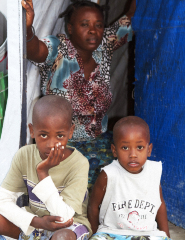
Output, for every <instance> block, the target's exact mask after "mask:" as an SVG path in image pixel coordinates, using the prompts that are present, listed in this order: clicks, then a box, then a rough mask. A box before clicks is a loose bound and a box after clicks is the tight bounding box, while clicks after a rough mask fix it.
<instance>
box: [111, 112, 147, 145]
mask: <svg viewBox="0 0 185 240" xmlns="http://www.w3.org/2000/svg"><path fill="white" fill-rule="evenodd" d="M123 126H130V127H131V126H141V127H143V128H144V129H145V131H146V135H147V138H148V142H150V129H149V126H148V124H147V123H146V122H145V121H144V120H143V119H142V118H140V117H137V116H127V117H123V118H121V119H120V120H119V121H117V122H116V124H115V125H114V128H113V140H114V143H115V141H116V138H117V135H118V133H119V132H120V129H121V128H122V127H123Z"/></svg>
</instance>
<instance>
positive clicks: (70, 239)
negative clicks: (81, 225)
mask: <svg viewBox="0 0 185 240" xmlns="http://www.w3.org/2000/svg"><path fill="white" fill-rule="evenodd" d="M51 239H52V240H59V239H60V240H76V234H75V233H74V232H73V231H71V230H69V229H60V230H58V231H56V232H55V233H54V234H53V236H52V238H51Z"/></svg>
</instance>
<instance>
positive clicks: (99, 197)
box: [87, 170, 107, 233]
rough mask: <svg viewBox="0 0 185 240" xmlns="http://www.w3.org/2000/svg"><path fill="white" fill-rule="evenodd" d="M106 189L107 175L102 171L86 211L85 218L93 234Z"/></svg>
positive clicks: (97, 223) (96, 227)
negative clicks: (86, 217)
mask: <svg viewBox="0 0 185 240" xmlns="http://www.w3.org/2000/svg"><path fill="white" fill-rule="evenodd" d="M106 187H107V174H106V173H105V172H104V171H103V170H102V171H101V173H100V175H99V176H98V178H97V180H96V182H95V184H94V187H93V190H92V193H91V197H90V199H89V204H88V209H87V216H88V219H89V222H90V224H91V228H92V231H93V233H95V232H96V231H97V229H98V225H99V211H100V209H99V206H100V204H101V203H102V201H103V198H104V195H105V192H106Z"/></svg>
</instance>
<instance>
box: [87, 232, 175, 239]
mask: <svg viewBox="0 0 185 240" xmlns="http://www.w3.org/2000/svg"><path fill="white" fill-rule="evenodd" d="M90 240H171V239H170V238H168V237H156V236H123V235H116V234H111V233H109V234H107V233H103V232H99V233H95V234H94V235H93V236H92V237H91V238H90Z"/></svg>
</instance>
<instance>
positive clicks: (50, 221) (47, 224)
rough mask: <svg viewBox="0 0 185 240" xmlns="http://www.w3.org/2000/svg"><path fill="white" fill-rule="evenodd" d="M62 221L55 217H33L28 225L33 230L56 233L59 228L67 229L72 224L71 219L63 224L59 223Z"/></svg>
mask: <svg viewBox="0 0 185 240" xmlns="http://www.w3.org/2000/svg"><path fill="white" fill-rule="evenodd" d="M61 221H62V218H61V217H55V216H44V217H34V218H33V219H32V221H31V223H30V225H31V226H32V227H34V228H41V229H44V230H48V231H53V232H54V231H56V230H58V229H61V228H66V227H69V226H71V225H72V224H73V218H71V219H69V220H68V221H67V222H65V223H59V222H61Z"/></svg>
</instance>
